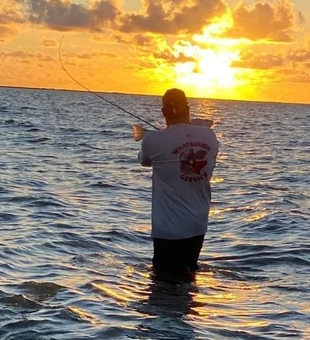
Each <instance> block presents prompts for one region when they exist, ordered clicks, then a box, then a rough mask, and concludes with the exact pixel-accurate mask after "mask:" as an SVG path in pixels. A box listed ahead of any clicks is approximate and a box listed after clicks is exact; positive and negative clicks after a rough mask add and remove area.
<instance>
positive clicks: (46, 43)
mask: <svg viewBox="0 0 310 340" xmlns="http://www.w3.org/2000/svg"><path fill="white" fill-rule="evenodd" d="M42 43H43V46H44V47H56V46H58V43H57V41H56V40H54V39H44V40H43V41H42Z"/></svg>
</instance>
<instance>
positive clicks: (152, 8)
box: [121, 0, 227, 34]
mask: <svg viewBox="0 0 310 340" xmlns="http://www.w3.org/2000/svg"><path fill="white" fill-rule="evenodd" d="M144 8H145V13H144V14H136V13H134V14H127V15H124V16H123V18H122V25H121V30H122V31H124V32H153V33H160V34H179V33H198V32H200V31H201V30H202V28H203V27H204V26H206V25H208V24H210V23H211V22H212V20H214V19H215V18H216V17H220V16H221V15H223V14H224V13H225V12H226V10H227V6H226V4H225V3H224V2H223V1H222V0H195V1H188V0H177V1H173V2H172V1H167V0H166V1H160V0H145V1H144Z"/></svg>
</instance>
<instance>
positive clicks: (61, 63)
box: [59, 35, 159, 130]
mask: <svg viewBox="0 0 310 340" xmlns="http://www.w3.org/2000/svg"><path fill="white" fill-rule="evenodd" d="M64 38H65V36H64V35H63V36H62V38H61V40H60V44H59V62H60V65H61V67H62V69H63V70H64V71H65V73H66V74H67V75H68V76H69V77H70V78H71V79H72V80H73V81H74V82H75V83H76V84H78V85H79V86H81V87H82V88H83V89H84V90H86V91H87V92H89V93H91V94H92V95H94V96H96V97H98V98H100V99H101V100H103V101H105V102H106V103H108V104H110V105H112V106H114V107H116V108H117V109H119V110H121V111H123V112H125V113H127V114H128V115H130V116H131V117H134V118H136V119H138V120H140V121H141V122H143V123H145V124H147V125H149V126H151V127H152V128H154V129H156V130H159V128H158V127H157V126H155V125H153V124H151V123H149V122H147V121H146V120H144V119H143V118H141V117H138V116H136V115H135V114H133V113H131V112H129V111H127V110H126V109H124V108H122V107H121V106H119V105H117V104H115V103H113V102H111V101H110V100H108V99H106V98H104V97H103V96H101V95H99V94H98V93H96V92H94V91H92V90H90V89H89V88H88V87H86V86H85V85H83V84H81V83H80V82H79V81H78V80H76V79H75V78H73V76H72V75H71V74H70V73H69V72H68V71H67V69H66V68H65V65H64V63H63V61H62V58H61V48H62V43H63V40H64Z"/></svg>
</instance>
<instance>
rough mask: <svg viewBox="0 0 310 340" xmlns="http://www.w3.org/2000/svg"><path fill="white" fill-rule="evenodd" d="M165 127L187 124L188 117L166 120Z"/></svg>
mask: <svg viewBox="0 0 310 340" xmlns="http://www.w3.org/2000/svg"><path fill="white" fill-rule="evenodd" d="M166 123H167V127H169V126H170V125H175V124H189V123H190V122H189V117H176V118H166Z"/></svg>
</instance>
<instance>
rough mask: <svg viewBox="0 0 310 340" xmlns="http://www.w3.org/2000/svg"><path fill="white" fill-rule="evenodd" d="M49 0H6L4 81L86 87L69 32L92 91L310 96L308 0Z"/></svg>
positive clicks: (2, 8)
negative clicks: (39, 2)
mask: <svg viewBox="0 0 310 340" xmlns="http://www.w3.org/2000/svg"><path fill="white" fill-rule="evenodd" d="M42 2H43V3H44V6H40V7H38V6H36V2H35V1H34V0H24V2H20V1H16V0H6V1H3V2H1V4H0V18H1V20H0V58H1V63H0V85H5V86H22V87H39V88H65V89H80V88H79V87H78V85H77V84H75V83H74V82H72V80H71V79H70V78H69V77H68V76H67V75H66V74H65V73H64V72H63V70H62V69H61V67H60V64H59V59H58V52H59V43H60V40H61V37H62V36H63V35H64V34H65V40H64V43H63V47H62V51H61V53H62V59H63V61H64V64H65V65H66V68H67V69H68V71H69V72H70V74H72V76H73V77H75V78H77V79H78V81H80V82H81V83H83V84H84V85H85V86H87V87H89V88H90V89H92V90H96V91H103V92H105V91H106V92H125V93H143V94H159V95H161V94H162V93H163V92H164V91H165V90H166V89H167V88H169V87H180V88H183V89H184V90H185V91H186V92H187V94H188V95H189V96H194V97H205V98H223V99H241V100H264V101H265V100H268V101H284V102H286V101H289V102H304V103H309V102H310V95H309V94H310V24H309V21H308V19H307V18H309V17H310V6H309V1H308V0H295V1H292V0H244V1H241V2H239V1H237V0H212V1H211V0H210V1H208V0H205V1H201V0H192V1H190V2H189V1H185V0H182V1H178V2H173V1H172V0H164V1H156V2H152V1H151V0H141V1H140V0H127V1H123V2H122V1H118V0H96V1H95V0H94V1H88V0H70V1H65V0H60V1H58V2H55V1H51V0H42ZM55 13H58V14H57V15H56V14H55ZM59 13H61V14H59Z"/></svg>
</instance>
